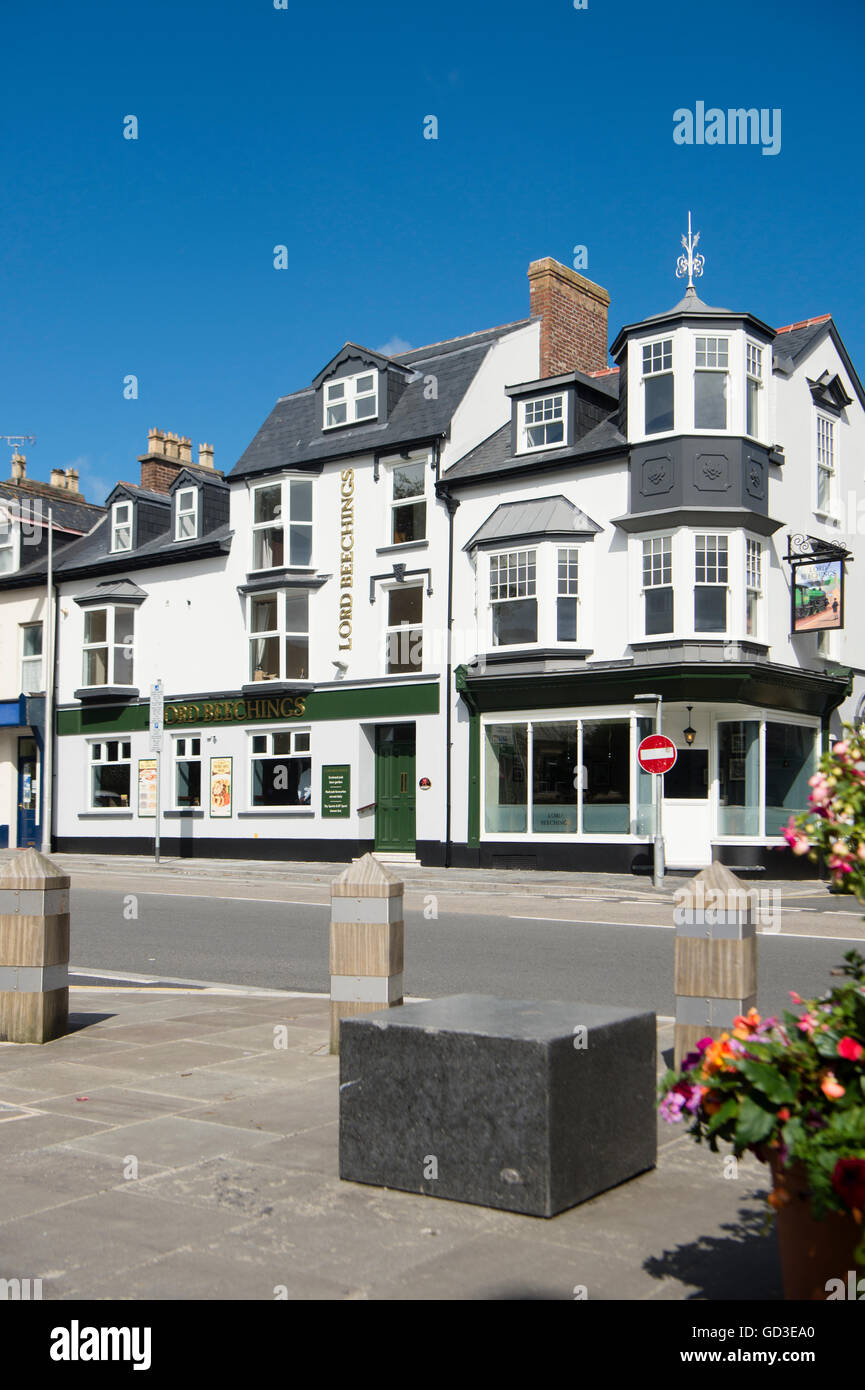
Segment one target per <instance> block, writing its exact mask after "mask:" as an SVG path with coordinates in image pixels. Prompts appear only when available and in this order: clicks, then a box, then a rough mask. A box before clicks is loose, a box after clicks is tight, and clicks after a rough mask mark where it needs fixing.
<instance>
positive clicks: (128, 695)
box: [72, 685, 139, 700]
mask: <svg viewBox="0 0 865 1390" xmlns="http://www.w3.org/2000/svg"><path fill="white" fill-rule="evenodd" d="M138 696H139V690H138V687H137V686H134V685H82V686H81V687H80V689H78V690H75V691H73V692H72V698H73V699H74V700H137V699H138Z"/></svg>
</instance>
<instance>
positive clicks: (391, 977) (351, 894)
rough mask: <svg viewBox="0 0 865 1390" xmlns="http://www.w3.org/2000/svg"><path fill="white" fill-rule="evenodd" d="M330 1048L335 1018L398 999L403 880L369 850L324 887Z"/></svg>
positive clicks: (335, 1046)
mask: <svg viewBox="0 0 865 1390" xmlns="http://www.w3.org/2000/svg"><path fill="white" fill-rule="evenodd" d="M330 897H331V913H330V1050H331V1052H338V1051H339V1021H340V1019H341V1018H348V1017H350V1016H352V1015H354V1014H367V1013H371V1012H372V1011H373V1010H374V1009H389V1008H391V1007H392V1006H393V1005H395V1004H401V1003H402V971H403V935H404V924H403V906H402V904H403V884H402V881H401V880H400V879H398V878H394V876H393V874H390V873H388V871H387V869H385V868H384V867H383V866H382V865H381V864H379V862H378V860H377V859H374V858H373V856H372V855H371V854H365V855H364V856H363V858H362V859H359V860H358V861H357V863H356V864H349V866H348V868H347V869H344V870H343V872H342V873H341V874H340V875H339V877H338V878H336V879H334V881H333V883H332V884H331V886H330Z"/></svg>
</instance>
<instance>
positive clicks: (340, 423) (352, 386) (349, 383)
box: [321, 367, 378, 430]
mask: <svg viewBox="0 0 865 1390" xmlns="http://www.w3.org/2000/svg"><path fill="white" fill-rule="evenodd" d="M367 377H372V390H365V391H359V390H358V385H359V383H360V382H364V381H366V379H367ZM340 391H341V394H339V392H340ZM369 400H371V401H372V402H373V409H372V411H370V412H369V413H368V414H364V415H358V413H357V411H358V405H359V403H360V402H361V401H369ZM340 405H344V406H345V408H346V411H345V414H346V418H345V419H344V420H334V421H332V422H331V423H330V424H328V419H327V415H328V411H329V410H331V409H334V408H336V407H338V406H340ZM322 408H323V419H322V426H321V427H322V429H323V430H339V429H345V427H346V426H347V425H365V424H368V423H369V421H370V420H377V419H378V368H377V367H368V368H367V369H366V370H365V371H363V372H355V373H354V374H353V375H352V376H339V377H336V378H335V379H334V380H333V381H326V382H325V383H324V388H323V391H322Z"/></svg>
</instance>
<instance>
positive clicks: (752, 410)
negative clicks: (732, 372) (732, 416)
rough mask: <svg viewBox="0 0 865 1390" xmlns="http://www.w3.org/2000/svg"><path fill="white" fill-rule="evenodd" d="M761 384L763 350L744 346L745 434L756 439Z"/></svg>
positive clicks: (754, 345)
mask: <svg viewBox="0 0 865 1390" xmlns="http://www.w3.org/2000/svg"><path fill="white" fill-rule="evenodd" d="M762 384H763V349H762V348H761V347H758V346H757V344H756V343H746V344H745V433H746V434H749V435H751V437H752V438H756V437H757V435H758V434H759V433H760V388H761V386H762Z"/></svg>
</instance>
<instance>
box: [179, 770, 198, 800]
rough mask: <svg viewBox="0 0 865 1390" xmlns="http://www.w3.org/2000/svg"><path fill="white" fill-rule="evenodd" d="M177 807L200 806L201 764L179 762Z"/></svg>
mask: <svg viewBox="0 0 865 1390" xmlns="http://www.w3.org/2000/svg"><path fill="white" fill-rule="evenodd" d="M177 805H178V806H200V805H201V763H199V762H179V763H178V764H177Z"/></svg>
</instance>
